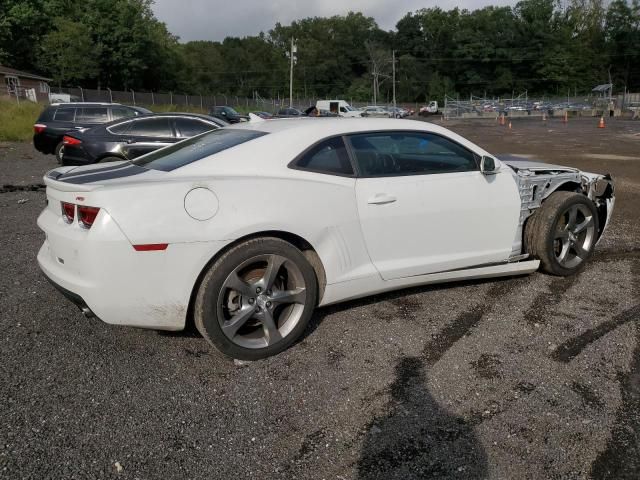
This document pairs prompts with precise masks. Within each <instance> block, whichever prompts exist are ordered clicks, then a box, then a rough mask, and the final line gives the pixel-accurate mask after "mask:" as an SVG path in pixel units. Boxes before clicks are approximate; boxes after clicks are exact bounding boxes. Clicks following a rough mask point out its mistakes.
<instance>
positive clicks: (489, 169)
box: [480, 155, 500, 175]
mask: <svg viewBox="0 0 640 480" xmlns="http://www.w3.org/2000/svg"><path fill="white" fill-rule="evenodd" d="M499 170H500V165H499V164H498V163H496V161H495V159H494V158H493V157H489V156H487V155H485V156H483V157H482V158H481V159H480V171H481V172H482V173H483V174H484V175H494V174H496V173H498V171H499Z"/></svg>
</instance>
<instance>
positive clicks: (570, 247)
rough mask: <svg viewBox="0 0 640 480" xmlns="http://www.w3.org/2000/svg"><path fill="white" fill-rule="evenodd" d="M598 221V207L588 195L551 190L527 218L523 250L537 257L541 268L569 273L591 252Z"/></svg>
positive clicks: (557, 273) (584, 260)
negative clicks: (553, 191)
mask: <svg viewBox="0 0 640 480" xmlns="http://www.w3.org/2000/svg"><path fill="white" fill-rule="evenodd" d="M598 225H599V224H598V211H597V210H596V207H595V205H594V204H593V202H592V201H591V200H590V199H589V198H587V197H586V196H584V195H582V194H580V193H575V192H555V193H552V194H551V195H550V196H549V198H547V199H546V200H545V201H544V202H543V203H542V206H541V207H540V208H539V209H538V210H537V211H536V212H535V213H534V214H533V216H531V218H529V220H528V221H527V225H526V228H525V244H526V248H527V251H528V253H530V254H531V255H533V256H534V257H536V258H538V259H540V264H541V266H542V269H543V270H544V271H545V272H547V273H550V274H552V275H560V276H567V275H573V274H574V273H576V272H578V271H579V270H580V269H581V268H582V267H583V266H584V264H585V262H586V261H587V260H588V259H589V258H590V257H591V255H592V254H593V249H594V247H595V245H596V241H597V239H598Z"/></svg>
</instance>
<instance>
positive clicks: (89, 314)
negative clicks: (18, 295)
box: [43, 272, 96, 318]
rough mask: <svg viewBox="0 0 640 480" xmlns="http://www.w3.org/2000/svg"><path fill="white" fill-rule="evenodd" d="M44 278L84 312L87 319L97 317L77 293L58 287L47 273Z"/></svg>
mask: <svg viewBox="0 0 640 480" xmlns="http://www.w3.org/2000/svg"><path fill="white" fill-rule="evenodd" d="M43 274H44V278H46V279H47V280H48V282H49V283H50V284H51V285H53V287H54V288H55V289H56V290H58V291H59V292H60V293H61V294H62V295H63V296H64V297H65V298H66V299H67V300H70V301H71V303H73V304H74V305H75V306H76V307H78V308H79V309H80V311H81V312H82V314H83V315H84V316H85V317H87V318H93V317H95V316H96V315H95V313H93V312H92V311H91V309H90V308H89V306H88V305H87V302H85V301H84V299H83V298H82V297H81V296H80V295H78V294H77V293H73V292H72V291H70V290H67V289H66V288H64V287H62V286H61V285H58V284H57V283H56V282H54V281H53V280H51V279H50V278H49V277H48V276H47V274H46V273H44V272H43Z"/></svg>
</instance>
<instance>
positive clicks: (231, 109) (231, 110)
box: [224, 107, 240, 115]
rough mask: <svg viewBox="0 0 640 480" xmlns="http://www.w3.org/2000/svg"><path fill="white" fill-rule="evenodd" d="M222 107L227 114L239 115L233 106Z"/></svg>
mask: <svg viewBox="0 0 640 480" xmlns="http://www.w3.org/2000/svg"><path fill="white" fill-rule="evenodd" d="M224 109H225V110H226V111H227V113H228V114H230V115H240V114H239V113H238V112H236V111H235V110H234V109H233V108H231V107H224Z"/></svg>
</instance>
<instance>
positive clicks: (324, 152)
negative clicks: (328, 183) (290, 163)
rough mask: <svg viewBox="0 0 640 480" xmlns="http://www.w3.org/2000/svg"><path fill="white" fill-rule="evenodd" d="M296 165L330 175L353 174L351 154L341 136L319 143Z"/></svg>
mask: <svg viewBox="0 0 640 480" xmlns="http://www.w3.org/2000/svg"><path fill="white" fill-rule="evenodd" d="M296 166H297V167H298V168H303V169H305V170H313V171H316V172H320V173H327V174H330V175H353V168H352V167H351V161H350V160H349V154H348V153H347V149H346V147H345V145H344V141H343V140H342V138H341V137H334V138H330V139H328V140H325V141H324V142H321V143H319V144H318V145H316V146H315V147H313V148H312V149H311V150H309V151H308V152H307V153H305V154H304V156H303V157H302V158H300V159H299V160H298V161H297V162H296Z"/></svg>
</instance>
